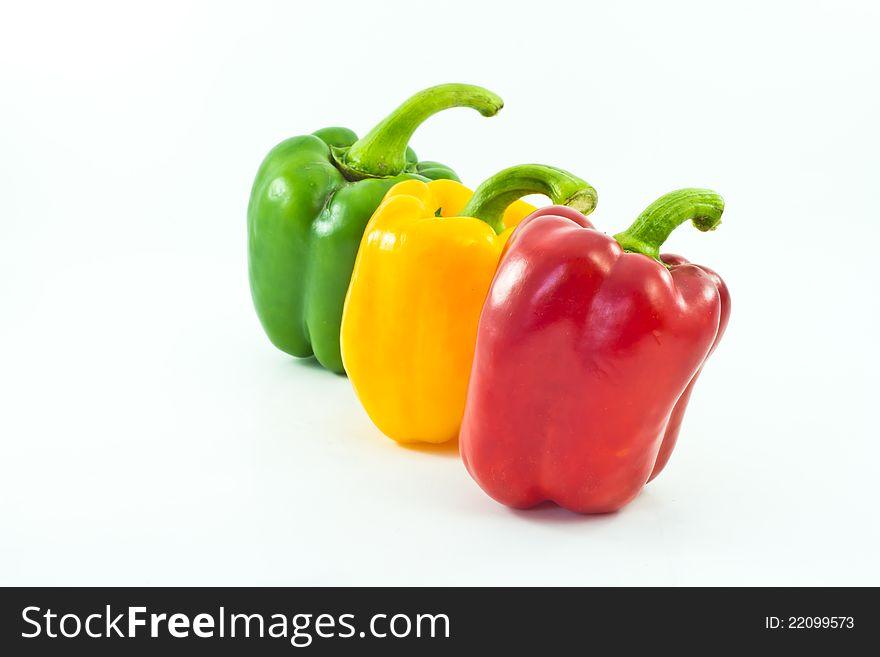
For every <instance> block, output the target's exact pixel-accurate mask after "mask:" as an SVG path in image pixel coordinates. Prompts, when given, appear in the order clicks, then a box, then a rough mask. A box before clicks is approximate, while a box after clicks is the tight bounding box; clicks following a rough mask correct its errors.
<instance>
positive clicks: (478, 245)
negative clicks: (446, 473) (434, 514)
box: [342, 165, 596, 443]
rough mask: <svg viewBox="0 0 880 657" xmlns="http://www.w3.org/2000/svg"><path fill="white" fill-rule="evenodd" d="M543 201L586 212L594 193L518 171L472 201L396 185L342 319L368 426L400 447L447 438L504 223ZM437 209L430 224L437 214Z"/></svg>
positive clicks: (454, 425) (376, 222) (457, 192)
mask: <svg viewBox="0 0 880 657" xmlns="http://www.w3.org/2000/svg"><path fill="white" fill-rule="evenodd" d="M533 193H543V194H545V195H548V196H550V197H551V198H552V199H553V200H554V201H555V202H557V203H563V202H564V203H570V204H572V205H575V206H576V207H579V208H580V209H581V210H583V211H585V212H589V211H590V210H592V208H593V206H594V205H595V203H596V195H595V191H594V190H593V188H592V187H590V186H589V185H588V184H587V183H585V182H584V181H582V180H580V179H579V178H576V177H574V176H572V175H571V174H569V173H567V172H564V171H561V170H558V169H554V168H552V167H545V166H542V165H521V166H518V167H511V168H510V169H506V170H505V171H502V172H501V173H499V174H497V175H496V176H494V177H492V178H490V179H489V180H487V181H486V182H485V183H483V184H482V185H480V187H479V188H477V190H476V191H475V192H474V193H473V194H472V193H471V191H470V190H468V189H467V188H466V187H464V186H463V185H461V184H459V183H456V182H453V181H449V180H438V181H436V182H430V183H427V184H426V183H423V182H418V181H408V182H403V183H399V184H398V185H395V186H394V187H393V188H392V189H391V190H390V191H389V192H388V195H387V196H386V197H385V200H384V201H383V202H382V205H380V206H379V208H378V210H377V211H376V213H375V214H374V215H373V218H372V219H371V220H370V223H369V225H368V226H367V229H366V232H365V234H364V238H363V241H362V243H361V247H360V252H359V253H358V257H357V262H356V263H355V267H354V273H353V275H352V279H351V285H350V287H349V290H348V296H347V298H346V302H345V312H344V314H343V318H342V357H343V362H344V363H345V368H346V371H347V372H348V375H349V379H350V380H351V382H352V384H353V385H354V388H355V392H356V393H357V396H358V398H359V399H360V401H361V403H362V404H363V405H364V408H365V409H366V411H367V413H368V414H369V416H370V418H371V419H372V420H373V422H374V423H375V424H376V426H377V427H378V428H379V429H380V430H381V431H382V432H383V433H385V434H386V435H387V436H389V437H390V438H392V439H394V440H396V441H399V442H428V443H442V442H446V441H448V440H451V439H454V438H455V437H456V436H457V435H458V430H459V426H460V423H461V416H462V413H463V411H464V401H465V395H466V392H467V379H468V374H469V372H470V367H471V359H472V356H473V349H474V340H475V338H476V331H477V322H478V321H479V317H480V309H481V308H482V306H483V301H484V300H485V298H486V292H487V290H488V289H489V284H490V283H491V281H492V276H493V274H494V273H495V268H496V266H497V265H498V260H499V258H500V257H501V253H502V250H503V248H504V245H505V243H506V241H507V238H508V236H509V235H510V232H511V231H512V229H513V227H514V226H515V225H516V224H517V223H519V221H520V220H521V219H523V217H525V216H526V215H528V214H529V213H530V212H532V211H533V210H534V207H533V206H530V205H529V204H527V203H525V202H523V201H521V200H519V199H520V197H522V196H525V195H527V194H533ZM438 213H439V216H437V215H438Z"/></svg>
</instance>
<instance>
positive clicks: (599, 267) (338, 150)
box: [248, 85, 730, 512]
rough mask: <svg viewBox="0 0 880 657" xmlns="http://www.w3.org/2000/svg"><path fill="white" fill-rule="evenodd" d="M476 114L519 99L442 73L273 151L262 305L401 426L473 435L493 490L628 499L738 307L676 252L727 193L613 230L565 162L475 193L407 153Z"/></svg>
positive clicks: (505, 175) (663, 456)
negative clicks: (443, 117)
mask: <svg viewBox="0 0 880 657" xmlns="http://www.w3.org/2000/svg"><path fill="white" fill-rule="evenodd" d="M457 106H467V107H472V108H474V109H477V110H478V111H480V113H482V114H483V115H486V116H491V115H493V114H495V113H496V112H497V111H498V110H499V109H500V107H501V100H500V98H498V97H497V96H495V95H494V94H492V93H491V92H489V91H487V90H485V89H482V88H480V87H474V86H471V85H441V86H439V87H433V88H430V89H427V90H425V91H423V92H420V93H419V94H416V95H415V96H413V97H412V98H410V99H409V100H408V101H406V102H405V103H404V104H403V105H401V106H400V107H399V108H398V109H397V110H396V111H395V112H393V113H392V114H391V115H390V116H389V117H388V118H386V119H385V120H384V121H383V122H381V123H380V124H379V125H378V126H377V127H376V128H375V129H374V130H373V131H371V132H370V133H369V134H367V135H366V136H365V137H364V138H363V139H360V140H358V139H357V137H356V135H355V134H354V133H353V132H351V131H350V130H347V129H344V128H328V129H324V130H319V131H317V132H316V133H313V134H312V135H305V136H302V137H294V138H292V139H289V140H287V141H285V142H283V143H282V144H280V145H279V146H277V147H276V148H275V149H273V151H272V152H271V153H270V154H269V156H267V158H266V159H265V160H264V162H263V165H262V166H261V168H260V171H259V173H258V175H257V179H256V182H255V184H254V187H253V190H252V194H251V201H250V206H249V209H248V223H249V267H250V280H251V289H252V293H253V298H254V302H255V306H256V309H257V312H258V315H259V316H260V319H261V321H262V324H263V326H264V328H265V330H266V332H267V334H268V335H269V337H270V339H271V340H272V341H273V343H274V344H275V345H276V346H278V347H279V348H281V349H282V350H284V351H286V352H288V353H290V354H292V355H294V356H298V357H305V356H310V355H313V354H314V355H315V356H316V357H317V359H318V360H319V361H320V362H321V363H322V364H323V365H324V366H325V367H327V368H328V369H331V370H334V371H337V372H342V371H346V372H347V373H348V375H349V377H350V379H351V381H352V383H353V385H354V387H355V390H356V392H357V395H358V397H359V398H360V400H361V402H362V403H363V405H364V407H365V409H366V410H367V412H368V414H369V415H370V417H371V419H372V420H373V421H374V422H375V424H376V425H377V426H378V427H379V429H380V430H382V431H383V433H385V434H386V435H388V436H389V437H391V438H393V439H395V440H397V441H400V442H419V441H420V442H429V443H441V442H446V441H449V440H452V439H454V438H456V437H457V436H459V435H460V447H461V452H462V457H463V459H464V462H465V465H466V466H467V468H468V470H469V472H470V473H471V474H472V476H474V478H475V479H476V480H477V482H478V483H479V484H480V485H481V486H482V487H483V489H484V490H486V492H488V493H489V494H490V495H491V496H492V497H494V498H495V499H497V500H499V501H501V502H503V503H505V504H508V505H510V506H515V507H529V506H533V505H535V504H538V503H540V502H542V501H544V500H553V501H555V502H556V503H558V504H560V505H562V506H564V507H566V508H570V509H572V510H576V511H581V512H603V511H610V510H614V509H617V508H619V507H621V506H623V505H624V504H626V503H627V502H629V501H630V500H631V499H633V498H634V497H635V496H636V495H637V494H638V492H639V491H640V490H641V488H642V486H643V485H644V484H645V483H646V482H647V481H648V480H649V479H651V478H653V477H654V476H656V474H657V473H659V471H660V470H661V469H662V468H663V466H664V465H665V463H666V461H667V460H668V458H669V454H670V452H671V450H672V447H673V446H674V444H675V441H676V438H677V435H678V431H679V428H680V425H681V420H682V416H683V413H684V408H685V405H686V404H687V400H688V397H689V396H690V390H691V388H692V386H693V383H694V381H695V379H696V377H697V375H698V374H699V371H700V369H701V367H702V364H703V362H704V361H705V360H706V358H707V357H708V354H709V353H710V352H711V350H712V349H713V348H714V346H715V344H716V343H717V341H718V339H719V338H720V337H721V333H723V331H724V328H725V326H726V323H727V317H728V314H729V307H730V304H729V295H728V293H727V289H726V287H725V286H724V283H723V282H722V281H721V279H720V278H719V277H718V276H717V275H716V274H715V273H714V272H712V271H711V270H709V269H707V268H705V267H698V266H696V265H691V264H690V263H687V261H685V260H684V259H683V258H680V257H678V256H669V255H665V254H664V255H663V256H661V254H660V253H659V247H660V245H661V244H662V243H663V241H664V240H665V239H666V237H668V235H669V234H670V233H671V231H672V230H673V229H674V228H675V227H676V226H678V225H679V224H681V223H683V222H685V221H688V220H691V221H692V222H693V223H694V225H695V226H696V227H697V228H699V229H700V230H711V229H714V228H715V227H716V226H717V225H718V223H719V222H720V217H721V212H722V210H723V202H722V200H721V198H720V197H719V196H718V195H717V194H715V193H714V192H711V191H708V190H700V189H685V190H679V191H677V192H673V193H671V194H667V195H666V196H664V197H661V198H660V199H658V201H656V202H655V203H653V204H652V205H651V206H649V207H648V209H647V210H646V211H645V212H644V213H642V215H640V216H639V218H638V219H637V220H636V222H635V223H634V224H633V225H632V226H631V227H630V228H629V229H628V230H627V231H624V232H623V233H619V234H617V235H615V236H614V237H613V238H612V237H608V236H607V235H605V234H603V233H601V232H599V231H597V230H595V229H594V228H593V226H592V225H591V224H590V222H589V221H588V220H587V219H586V216H585V215H586V214H589V213H590V212H591V211H592V210H593V208H594V207H595V205H596V192H595V190H594V189H593V188H592V187H591V186H590V185H589V184H588V183H586V182H585V181H583V180H581V179H580V178H577V177H576V176H574V175H572V174H570V173H568V172H566V171H563V170H561V169H557V168H555V167H549V166H544V165H536V164H529V165H520V166H514V167H511V168H509V169H506V170H504V171H502V172H500V173H499V174H497V175H495V176H493V177H491V178H490V179H488V180H487V181H485V182H484V183H483V184H482V185H480V186H479V187H478V188H477V189H476V190H475V192H473V193H471V192H470V190H468V189H467V188H466V187H464V186H463V185H461V184H460V183H459V182H458V180H457V177H456V175H455V173H454V172H453V171H452V170H451V169H449V168H448V167H446V166H444V165H441V164H439V163H436V162H424V161H423V162H419V161H418V159H417V157H416V156H415V153H414V152H413V151H412V149H410V148H409V147H408V142H409V139H410V137H411V136H412V134H413V132H414V130H415V129H416V127H417V126H418V125H419V124H421V123H422V122H423V121H424V120H425V119H426V118H427V117H429V116H431V115H433V114H434V113H436V112H438V111H440V110H442V109H446V108H448V107H457ZM530 194H543V195H545V196H547V197H549V198H550V200H551V201H552V202H553V204H554V205H552V206H550V207H547V208H542V209H540V210H537V209H536V208H535V207H533V206H531V205H529V204H528V203H525V202H524V201H522V200H521V199H522V197H523V196H527V195H530Z"/></svg>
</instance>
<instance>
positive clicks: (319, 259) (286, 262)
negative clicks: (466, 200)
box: [248, 84, 503, 373]
mask: <svg viewBox="0 0 880 657" xmlns="http://www.w3.org/2000/svg"><path fill="white" fill-rule="evenodd" d="M502 105H503V103H502V101H501V99H500V98H499V97H498V96H496V95H495V94H493V93H492V92H490V91H488V90H486V89H483V88H482V87H476V86H473V85H467V84H444V85H439V86H436V87H431V88H429V89H425V90H424V91H421V92H419V93H417V94H416V95H414V96H413V97H411V98H410V99H409V100H407V101H406V102H404V103H403V104H402V105H401V106H400V107H398V108H397V109H396V110H395V111H394V112H392V113H391V114H390V115H389V116H388V117H387V118H386V119H385V120H384V121H382V122H381V123H379V125H377V126H376V127H375V128H373V130H371V131H370V132H369V133H368V134H367V135H366V136H365V137H364V138H363V139H358V138H357V135H355V133H354V132H352V131H351V130H348V129H347V128H324V129H322V130H318V131H316V132H313V133H312V134H310V135H302V136H299V137H292V138H290V139H287V140H285V141H283V142H281V143H280V144H278V146H276V147H275V148H273V149H272V150H271V151H270V152H269V154H268V155H267V156H266V159H264V160H263V163H262V164H261V165H260V169H259V171H258V172H257V177H256V180H255V181H254V185H253V188H252V189H251V197H250V203H249V204H248V270H249V275H250V286H251V295H252V297H253V301H254V307H255V308H256V311H257V315H258V316H259V318H260V322H261V323H262V325H263V329H264V330H265V331H266V335H268V337H269V339H270V340H271V341H272V344H274V345H275V346H276V347H278V348H279V349H281V350H282V351H284V352H287V353H288V354H291V355H292V356H297V357H299V358H305V357H308V356H311V355H313V354H314V356H315V357H316V358H317V360H318V362H319V363H321V365H323V366H324V367H326V368H327V369H329V370H332V371H334V372H340V373H341V372H343V371H344V369H343V366H342V356H341V355H340V350H339V327H340V324H341V322H342V307H343V304H344V302H345V294H346V292H347V290H348V284H349V281H350V279H351V273H352V269H354V261H355V257H356V256H357V252H358V247H359V246H360V242H361V237H362V236H363V233H364V229H365V228H366V225H367V222H368V221H369V219H370V217H371V216H372V215H373V212H374V211H375V210H376V208H377V207H378V206H379V204H380V203H381V201H382V198H383V197H384V196H385V192H386V191H388V189H389V188H390V187H391V186H392V185H394V184H395V183H398V182H400V181H401V180H409V179H417V180H437V179H440V178H449V179H452V180H458V178H457V176H456V175H455V173H454V172H453V171H452V170H451V169H450V168H448V167H446V166H445V165H443V164H440V163H438V162H428V161H425V162H419V161H418V159H417V158H416V154H415V153H414V152H413V150H412V149H411V148H409V147H408V145H407V144H408V142H409V140H410V137H412V134H413V132H415V130H416V128H417V127H418V126H419V125H420V124H421V123H422V122H423V121H425V119H427V118H428V117H430V116H432V115H433V114H435V113H437V112H439V111H441V110H444V109H448V108H450V107H470V108H473V109H475V110H477V111H479V112H480V114H482V115H483V116H493V115H494V114H496V113H497V112H498V110H500V109H501V107H502Z"/></svg>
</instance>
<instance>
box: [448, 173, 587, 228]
mask: <svg viewBox="0 0 880 657" xmlns="http://www.w3.org/2000/svg"><path fill="white" fill-rule="evenodd" d="M529 194H543V195H544V196H546V197H548V198H549V199H550V200H551V201H552V202H553V203H554V204H557V205H567V206H569V207H571V208H574V209H575V210H578V211H579V212H582V213H583V214H589V213H590V212H592V211H593V209H594V208H595V207H596V202H597V200H598V197H597V194H596V190H595V189H593V187H592V186H591V185H590V184H589V183H587V182H585V181H584V180H581V179H580V178H578V177H577V176H575V175H573V174H571V173H569V172H568V171H565V170H563V169H558V168H556V167H551V166H547V165H544V164H520V165H517V166H513V167H510V168H508V169H504V170H503V171H499V172H498V173H496V174H495V175H494V176H492V177H491V178H489V179H487V180H486V181H484V182H483V183H482V184H481V185H480V186H479V187H477V189H476V190H475V191H474V195H473V196H472V197H471V200H470V201H468V203H467V205H466V206H465V207H464V209H463V210H462V211H461V213H460V214H461V215H462V216H464V217H476V218H477V219H481V220H483V221H485V222H486V223H487V224H489V225H490V226H492V228H493V230H494V231H495V232H496V233H500V232H502V231H503V230H504V211H505V210H507V208H508V206H510V204H511V203H513V202H515V201H517V200H518V199H521V198H522V197H523V196H528V195H529Z"/></svg>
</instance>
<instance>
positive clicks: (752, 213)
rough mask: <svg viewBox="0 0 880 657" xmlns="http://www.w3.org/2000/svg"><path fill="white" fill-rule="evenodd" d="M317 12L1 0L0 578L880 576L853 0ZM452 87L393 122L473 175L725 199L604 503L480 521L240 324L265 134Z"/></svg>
mask: <svg viewBox="0 0 880 657" xmlns="http://www.w3.org/2000/svg"><path fill="white" fill-rule="evenodd" d="M310 4H311V6H309V5H308V4H306V3H293V2H288V3H280V2H279V3H268V2H248V3H239V5H238V6H232V5H225V4H219V3H204V4H193V3H185V2H174V3H167V4H163V3H142V4H141V5H139V6H138V7H134V6H132V5H130V4H126V5H123V4H117V3H106V4H91V3H58V4H46V3H39V2H35V3H17V4H16V5H14V6H13V5H12V3H10V5H9V6H7V5H4V8H3V10H2V13H0V441H2V442H0V448H2V454H0V469H2V470H0V557H2V558H0V583H2V584H125V585H135V584H217V585H220V584H480V585H482V584H530V585H531V584H734V585H739V584H873V585H878V584H880V566H878V562H877V554H878V552H880V522H878V510H877V509H878V502H880V495H878V492H877V491H878V481H877V478H878V477H877V467H878V462H880V446H878V438H880V436H878V431H877V412H876V409H877V395H878V390H880V386H878V365H880V362H878V348H877V346H876V344H877V340H878V334H880V331H878V292H877V287H876V283H877V278H878V276H877V271H878V266H880V265H878V260H877V245H878V243H880V228H878V226H880V212H878V203H880V196H878V180H880V160H878V157H880V156H878V153H880V134H878V116H880V92H878V84H877V74H878V63H880V47H878V39H877V34H878V31H880V9H878V8H877V5H876V4H875V3H874V4H873V7H872V3H870V2H865V3H852V2H830V1H829V2H826V3H798V2H791V3H782V2H767V1H766V0H764V1H761V2H755V3H749V2H736V3H728V5H727V7H726V8H725V7H722V6H719V5H717V4H715V3H703V2H693V3H681V2H673V3H649V2H645V3H636V2H620V3H587V2H570V3H563V2H548V1H544V2H525V3H517V2H511V1H506V2H497V3H494V2H474V1H472V2H449V1H448V0H444V2H443V3H439V4H438V3H427V2H426V3H418V2H349V3H343V2H338V1H337V2H312V3H310ZM612 5H613V6H612ZM449 81H460V82H471V83H476V84H482V85H484V86H487V87H489V88H491V89H492V90H494V91H496V92H497V93H499V94H500V95H501V96H502V97H503V98H504V99H505V101H506V106H505V108H504V110H503V111H502V112H501V114H499V116H497V117H495V118H492V119H485V118H482V117H480V116H479V115H477V114H476V113H475V112H472V111H470V110H464V109H461V110H452V111H449V112H446V113H444V114H442V115H438V116H436V117H434V118H433V119H431V120H430V121H429V122H428V123H426V124H425V125H424V126H423V128H422V129H420V130H419V132H418V133H417V135H416V137H415V139H414V141H413V145H414V147H415V148H416V150H417V151H418V153H419V154H420V155H421V156H422V157H424V158H425V159H436V160H440V161H443V162H448V163H450V164H452V165H453V166H454V167H455V168H456V169H457V171H458V172H459V174H460V175H461V177H462V179H463V180H464V181H466V182H468V183H470V184H471V185H475V184H477V183H478V182H479V181H481V180H482V179H484V178H485V177H487V176H488V175H490V174H492V173H494V172H495V171H497V170H499V169H501V168H503V167H506V166H509V165H511V164H516V163H521V162H546V163H551V164H554V165H557V166H561V167H564V168H567V169H570V170H572V171H574V172H575V173H577V174H579V175H581V176H582V177H584V178H586V179H587V180H589V181H590V182H591V183H592V184H593V185H595V187H596V188H597V189H598V190H599V197H600V202H599V208H598V210H597V211H596V212H595V214H594V215H593V219H594V221H595V223H596V224H597V226H598V227H600V228H602V229H603V230H607V231H608V232H609V233H613V232H616V231H618V230H620V229H622V228H623V227H625V226H627V225H628V224H629V222H630V221H631V220H632V219H633V218H634V217H635V216H636V215H637V214H638V212H640V211H641V210H642V209H643V208H644V206H646V205H647V204H648V203H649V202H650V201H652V200H653V199H654V198H656V197H657V196H659V195H661V194H663V193H665V192H667V191H669V190H671V189H675V188H678V187H683V186H705V187H711V188H714V189H717V190H718V191H720V192H721V193H722V194H723V195H724V196H725V198H726V200H727V211H726V213H725V215H724V224H723V226H722V227H721V228H720V229H719V230H718V231H716V232H714V233H710V234H701V233H698V232H697V231H695V230H693V229H692V228H690V227H682V228H681V229H679V230H678V231H677V232H676V233H675V234H674V235H673V237H672V238H671V240H670V241H669V242H668V243H667V245H668V249H669V250H670V251H676V252H680V253H683V254H685V255H686V256H688V257H690V258H691V259H692V260H695V261H698V262H701V263H704V264H707V265H709V266H711V267H713V268H714V269H716V270H717V271H718V272H720V273H721V274H722V276H724V278H725V279H726V280H727V282H728V284H729V285H730V288H731V291H732V294H733V302H734V308H733V315H732V321H731V325H730V329H729V331H728V333H727V335H726V336H725V338H724V341H723V343H722V344H721V346H720V348H719V349H718V351H717V352H716V354H715V355H714V356H713V358H712V359H711V361H710V363H709V364H708V366H707V367H706V370H705V372H704V374H703V377H702V379H701V381H700V383H699V385H698V387H697V390H696V393H695V394H694V396H693V399H692V402H691V408H690V411H689V415H688V417H687V419H686V422H685V426H684V431H683V435H682V438H681V441H680V443H679V446H678V449H677V451H676V453H675V455H674V456H673V459H672V462H671V463H670V466H669V467H668V469H667V470H666V471H665V472H664V474H663V475H662V476H661V477H660V478H659V479H658V480H657V481H656V482H653V483H652V484H650V485H649V486H648V487H647V489H646V490H645V492H644V493H643V494H642V495H641V497H640V498H638V499H637V500H636V501H635V502H634V503H633V504H632V505H630V506H629V507H627V508H625V509H624V510H623V511H621V512H620V513H618V514H615V515H609V516H603V517H580V516H577V515H574V514H570V513H568V512H565V511H563V510H560V509H557V508H541V509H538V510H535V511H531V512H515V511H510V510H508V509H506V508H504V507H502V506H499V505H498V504H496V503H495V502H493V501H492V500H491V499H489V498H488V497H486V496H485V495H484V494H483V493H482V492H481V491H480V489H479V488H478V487H477V486H476V484H474V483H473V482H472V481H471V479H470V478H469V476H468V475H467V473H466V471H465V470H464V468H463V466H462V465H461V463H460V461H459V460H458V456H457V454H456V452H455V451H454V450H451V449H440V450H439V451H438V450H435V451H430V450H419V449H407V448H403V447H400V446H398V445H396V444H394V443H392V442H391V441H389V440H388V439H386V438H384V437H383V436H382V435H381V434H380V433H379V432H378V431H377V430H376V429H375V428H374V427H373V426H372V425H371V424H370V422H369V420H368V418H367V416H366V415H365V413H364V412H363V410H362V409H361V407H360V406H359V404H358V402H357V400H356V398H355V396H354V394H353V392H352V389H351V387H350V385H349V383H348V381H347V380H346V379H345V378H342V377H338V376H334V375H332V374H329V373H327V372H325V371H323V370H321V369H319V368H318V367H317V366H316V365H315V364H314V363H313V362H298V361H295V360H293V359H291V358H289V357H287V356H285V355H284V354H282V353H281V352H279V351H276V350H275V349H274V348H273V347H272V346H271V345H270V344H269V342H268V341H267V340H266V339H265V337H264V336H263V334H262V331H261V329H260V326H259V324H258V322H257V319H256V317H255V314H254V312H253V310H252V307H251V301H250V296H249V291H248V285H247V273H246V250H245V238H246V233H245V210H246V205H247V199H248V194H249V190H250V185H251V182H252V180H253V176H254V174H255V172H256V169H257V166H258V165H259V163H260V161H261V159H262V157H263V156H264V155H265V153H266V152H268V150H269V149H270V148H271V147H272V146H273V145H274V144H275V143H277V142H279V141H281V140H282V139H284V138H286V137H288V136H292V135H295V134H300V133H305V132H310V131H312V130H315V129H317V128H320V127H323V126H328V125H345V126H349V127H351V128H353V129H355V130H356V131H358V132H359V133H360V134H363V133H364V132H365V131H366V130H367V129H369V128H370V127H371V126H372V125H373V123H375V122H376V121H378V120H379V119H380V118H382V117H383V116H384V115H385V114H386V113H387V112H388V111H390V110H391V109H392V108H393V107H394V106H396V105H397V104H398V103H399V102H400V101H402V100H403V99H404V98H406V97H407V96H408V95H410V94H411V93H413V92H415V91H417V90H419V89H421V88H423V87H426V86H430V85H432V84H437V83H441V82H449Z"/></svg>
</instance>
